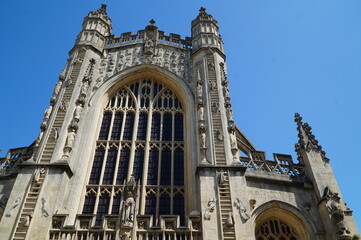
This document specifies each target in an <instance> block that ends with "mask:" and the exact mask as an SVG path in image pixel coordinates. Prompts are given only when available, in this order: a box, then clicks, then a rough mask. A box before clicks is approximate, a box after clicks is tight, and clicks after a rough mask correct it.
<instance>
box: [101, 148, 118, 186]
mask: <svg viewBox="0 0 361 240" xmlns="http://www.w3.org/2000/svg"><path fill="white" fill-rule="evenodd" d="M117 152H118V149H116V148H115V147H112V148H110V149H109V151H108V157H107V162H106V163H105V169H104V176H103V184H105V185H110V184H113V177H114V170H115V163H116V160H117Z"/></svg>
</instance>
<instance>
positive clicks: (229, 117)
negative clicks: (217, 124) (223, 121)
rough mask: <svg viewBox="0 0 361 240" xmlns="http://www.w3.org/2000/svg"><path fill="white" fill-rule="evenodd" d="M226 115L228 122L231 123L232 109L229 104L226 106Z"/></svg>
mask: <svg viewBox="0 0 361 240" xmlns="http://www.w3.org/2000/svg"><path fill="white" fill-rule="evenodd" d="M226 115H227V119H228V121H231V120H232V119H233V113H232V109H231V105H230V104H227V105H226Z"/></svg>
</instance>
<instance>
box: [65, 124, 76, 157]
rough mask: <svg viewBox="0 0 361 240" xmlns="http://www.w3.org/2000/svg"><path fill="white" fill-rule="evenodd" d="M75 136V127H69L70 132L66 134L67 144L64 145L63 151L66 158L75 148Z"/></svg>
mask: <svg viewBox="0 0 361 240" xmlns="http://www.w3.org/2000/svg"><path fill="white" fill-rule="evenodd" d="M75 136H76V132H75V129H73V128H71V129H69V132H68V134H67V136H66V141H65V146H64V149H63V152H64V155H63V157H66V158H67V157H69V153H70V152H71V150H72V149H73V144H74V141H75Z"/></svg>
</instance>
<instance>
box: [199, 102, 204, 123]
mask: <svg viewBox="0 0 361 240" xmlns="http://www.w3.org/2000/svg"><path fill="white" fill-rule="evenodd" d="M198 120H199V121H203V120H204V107H203V103H199V104H198Z"/></svg>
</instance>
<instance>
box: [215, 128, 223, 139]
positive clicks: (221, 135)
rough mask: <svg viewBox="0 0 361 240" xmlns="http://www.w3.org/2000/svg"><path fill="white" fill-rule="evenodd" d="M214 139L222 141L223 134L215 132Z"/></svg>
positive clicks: (219, 131)
mask: <svg viewBox="0 0 361 240" xmlns="http://www.w3.org/2000/svg"><path fill="white" fill-rule="evenodd" d="M216 137H217V140H218V141H223V132H222V130H216Z"/></svg>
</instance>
